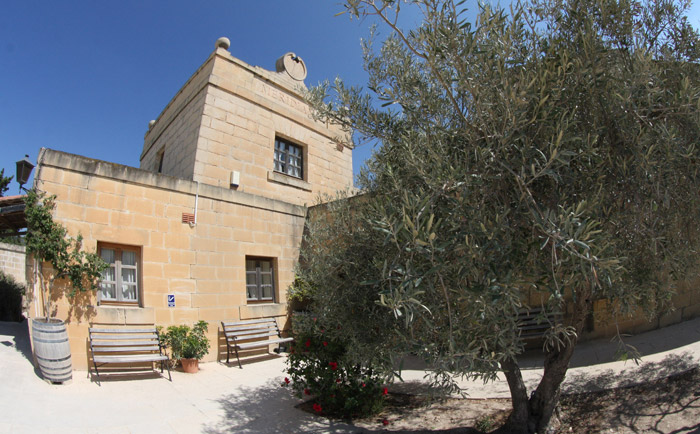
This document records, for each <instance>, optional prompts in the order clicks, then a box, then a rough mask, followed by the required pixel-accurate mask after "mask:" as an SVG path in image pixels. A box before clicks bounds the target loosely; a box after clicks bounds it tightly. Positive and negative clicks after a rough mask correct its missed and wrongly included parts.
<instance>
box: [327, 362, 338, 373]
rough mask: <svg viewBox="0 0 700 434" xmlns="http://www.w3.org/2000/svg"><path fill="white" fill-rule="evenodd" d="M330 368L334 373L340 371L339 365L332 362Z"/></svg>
mask: <svg viewBox="0 0 700 434" xmlns="http://www.w3.org/2000/svg"><path fill="white" fill-rule="evenodd" d="M328 366H330V367H331V369H332V370H334V371H335V370H336V369H338V364H337V363H336V362H330V363H329V364H328Z"/></svg>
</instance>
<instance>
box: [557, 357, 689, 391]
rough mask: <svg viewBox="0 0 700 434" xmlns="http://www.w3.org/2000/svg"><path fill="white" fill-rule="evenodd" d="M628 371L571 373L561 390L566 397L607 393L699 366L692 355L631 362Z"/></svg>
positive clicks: (610, 370) (608, 370)
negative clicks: (569, 394)
mask: <svg viewBox="0 0 700 434" xmlns="http://www.w3.org/2000/svg"><path fill="white" fill-rule="evenodd" d="M628 364H629V368H628V369H624V370H622V371H613V370H612V369H607V370H605V371H602V372H600V373H591V372H587V373H583V372H576V373H571V372H569V373H568V374H567V376H566V382H565V383H564V385H563V387H562V392H563V393H565V394H566V393H576V392H581V391H589V392H595V391H600V390H605V389H612V388H619V387H630V386H633V385H638V384H642V383H647V382H651V381H654V380H660V379H664V378H667V377H671V376H673V375H678V374H681V373H683V372H686V371H689V370H691V369H693V368H695V367H697V366H698V360H697V359H696V357H695V355H693V354H692V353H690V352H687V351H686V352H684V353H681V354H669V355H667V356H666V357H665V358H664V359H663V360H661V361H659V362H644V361H642V362H640V364H639V365H636V364H635V363H634V362H633V361H629V362H628Z"/></svg>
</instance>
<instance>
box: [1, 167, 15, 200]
mask: <svg viewBox="0 0 700 434" xmlns="http://www.w3.org/2000/svg"><path fill="white" fill-rule="evenodd" d="M12 178H14V176H5V169H0V197H3V196H5V193H7V190H9V189H10V187H9V186H10V182H12Z"/></svg>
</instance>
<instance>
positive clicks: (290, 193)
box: [141, 48, 353, 205]
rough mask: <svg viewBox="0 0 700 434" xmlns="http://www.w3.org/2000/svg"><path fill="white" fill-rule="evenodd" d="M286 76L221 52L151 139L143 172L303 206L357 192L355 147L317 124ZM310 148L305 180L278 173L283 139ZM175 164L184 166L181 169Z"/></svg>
mask: <svg viewBox="0 0 700 434" xmlns="http://www.w3.org/2000/svg"><path fill="white" fill-rule="evenodd" d="M302 89H304V84H303V82H294V81H293V80H291V79H290V78H289V77H287V76H286V75H285V73H284V72H282V73H276V72H271V71H266V70H264V69H262V68H258V67H252V66H250V65H247V64H246V63H244V62H242V61H240V60H238V59H236V58H234V57H232V56H231V55H230V53H229V52H228V51H226V50H225V49H223V48H217V50H216V51H214V53H212V55H211V56H210V57H209V59H208V60H207V61H206V62H205V64H204V65H203V66H202V68H200V69H199V70H198V71H197V72H196V73H195V74H194V75H193V76H192V78H191V79H190V80H189V81H188V82H187V83H186V84H185V86H184V87H183V88H182V90H180V92H179V93H178V94H177V95H176V96H175V98H173V100H172V101H171V102H170V103H169V104H168V106H167V107H166V109H165V110H164V111H163V113H162V114H161V115H160V117H159V118H158V120H157V122H156V123H155V125H154V126H153V127H152V128H151V130H150V131H149V132H148V133H147V134H146V138H145V142H144V150H143V153H142V155H141V168H142V169H146V170H153V168H154V166H155V165H156V162H157V160H158V153H159V152H160V151H161V150H164V161H163V162H164V164H163V173H165V174H169V175H173V176H177V177H182V178H186V179H192V180H194V181H199V182H202V183H204V184H209V185H213V186H218V187H222V188H232V187H231V185H230V180H231V173H232V172H238V173H239V174H240V184H239V186H238V187H236V188H235V189H236V190H237V191H240V192H246V193H250V194H255V195H258V196H263V197H267V198H272V199H278V200H283V201H285V202H290V203H294V204H297V205H304V204H308V205H311V204H314V203H315V202H316V201H317V199H318V197H319V195H323V194H327V195H333V194H335V193H336V192H337V191H339V190H349V189H351V188H352V180H353V174H352V143H351V140H350V138H349V137H348V136H347V134H345V133H344V132H343V131H342V130H340V129H339V128H338V127H337V126H333V125H327V124H324V123H320V122H316V121H314V120H313V119H312V118H311V112H310V109H309V107H308V106H307V104H306V103H305V101H304V100H303V97H302V95H301V93H300V91H301V90H302ZM276 137H280V138H283V139H285V140H289V141H291V142H293V143H294V144H297V145H299V146H301V147H302V149H303V160H304V163H303V166H304V167H303V169H304V170H303V172H304V175H303V179H297V178H294V177H290V176H287V175H284V174H281V173H277V172H275V171H274V170H273V169H274V146H275V138H276ZM175 161H180V162H181V163H180V165H178V166H176V167H175V166H173V164H174V162H175Z"/></svg>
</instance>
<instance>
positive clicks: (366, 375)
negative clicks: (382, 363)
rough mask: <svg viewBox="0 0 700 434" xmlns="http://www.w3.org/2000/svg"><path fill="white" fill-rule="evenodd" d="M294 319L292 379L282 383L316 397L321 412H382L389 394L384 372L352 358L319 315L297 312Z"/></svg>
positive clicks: (289, 366) (302, 394)
mask: <svg viewBox="0 0 700 434" xmlns="http://www.w3.org/2000/svg"><path fill="white" fill-rule="evenodd" d="M292 322H293V331H294V339H295V342H294V346H293V347H292V348H291V350H290V354H289V358H288V360H287V373H288V374H289V376H290V377H291V379H289V378H285V383H283V384H282V385H283V386H286V385H287V384H290V385H291V387H292V389H293V390H294V392H295V394H296V396H297V397H299V398H310V399H312V402H313V409H314V410H315V411H316V412H317V413H323V414H328V415H333V416H339V417H344V418H352V417H364V416H369V415H373V414H376V413H379V412H380V411H381V410H382V408H383V406H384V398H385V396H386V394H387V389H386V387H384V384H383V381H382V378H381V376H380V375H378V374H377V373H376V372H375V371H374V370H373V369H372V368H371V367H368V366H363V365H361V364H357V363H353V362H352V361H350V360H349V357H348V353H347V351H346V346H345V344H344V343H343V342H341V341H340V340H338V339H335V338H333V337H332V334H331V333H328V327H325V326H324V325H321V324H320V323H319V322H318V321H317V319H316V318H314V317H312V316H311V315H307V314H301V315H300V314H295V315H294V317H293V318H292ZM334 327H339V326H338V325H334Z"/></svg>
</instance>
